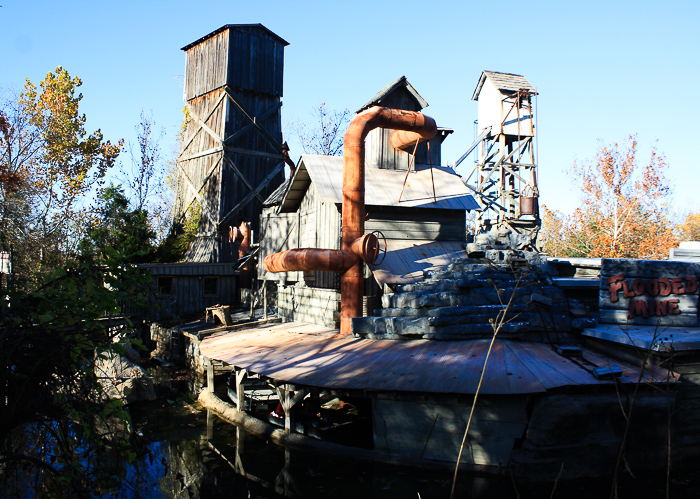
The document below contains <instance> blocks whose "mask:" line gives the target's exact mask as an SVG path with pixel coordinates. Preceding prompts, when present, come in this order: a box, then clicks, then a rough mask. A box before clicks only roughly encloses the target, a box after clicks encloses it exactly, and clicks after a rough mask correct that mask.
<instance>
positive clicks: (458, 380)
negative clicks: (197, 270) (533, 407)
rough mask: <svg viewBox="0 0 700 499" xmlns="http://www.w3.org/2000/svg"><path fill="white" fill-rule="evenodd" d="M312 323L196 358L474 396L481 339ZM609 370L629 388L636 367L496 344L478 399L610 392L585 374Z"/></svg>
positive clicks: (292, 377) (217, 343)
mask: <svg viewBox="0 0 700 499" xmlns="http://www.w3.org/2000/svg"><path fill="white" fill-rule="evenodd" d="M337 333H338V331H337V330H333V329H329V328H326V327H323V326H317V325H313V324H300V323H286V324H279V325H274V326H269V325H268V326H261V327H258V328H255V329H249V330H245V331H238V332H231V333H226V334H222V335H218V336H212V337H209V338H206V339H204V340H203V341H202V343H201V345H200V351H201V353H202V354H203V355H204V356H206V357H208V358H210V359H214V360H220V361H223V362H225V363H227V364H230V365H233V366H236V367H240V368H245V369H248V370H249V371H252V372H255V373H258V374H262V375H265V376H267V377H270V378H273V379H277V380H283V381H286V382H290V383H295V384H301V385H307V386H316V387H326V388H336V389H349V390H374V391H399V392H422V393H452V394H474V393H475V392H476V389H477V385H478V383H479V377H480V374H481V368H482V366H483V363H484V358H485V356H486V352H487V350H488V346H489V340H473V341H439V342H438V341H428V340H415V341H392V340H364V339H357V338H354V337H352V336H340V335H338V334H337ZM609 365H616V366H618V367H620V369H621V370H622V376H621V377H619V378H618V382H620V383H636V382H637V379H638V377H639V368H636V367H633V366H630V365H624V364H621V363H620V362H618V361H614V360H610V359H608V358H606V357H604V356H602V355H600V354H597V353H595V352H592V351H589V350H586V349H584V350H583V355H582V356H581V357H577V358H571V357H563V356H561V355H559V354H557V353H556V352H555V351H554V349H553V348H552V346H551V345H548V344H544V343H532V342H519V341H506V340H503V341H502V340H497V341H496V342H495V344H494V348H493V350H492V352H491V356H490V359H489V364H488V367H487V373H486V376H485V377H484V382H483V385H482V387H481V391H480V393H482V394H493V395H506V394H524V393H538V392H544V391H547V390H550V389H553V388H558V387H563V386H592V385H610V384H613V383H614V382H613V381H611V380H599V379H597V378H595V377H594V376H593V374H592V372H593V369H594V368H596V367H605V366H609ZM667 380H671V382H675V381H676V380H677V375H676V374H675V373H672V372H669V371H667V370H665V369H661V368H658V367H656V368H652V369H648V370H647V372H646V374H645V377H644V382H645V383H649V382H652V383H653V382H660V383H663V382H666V381H667Z"/></svg>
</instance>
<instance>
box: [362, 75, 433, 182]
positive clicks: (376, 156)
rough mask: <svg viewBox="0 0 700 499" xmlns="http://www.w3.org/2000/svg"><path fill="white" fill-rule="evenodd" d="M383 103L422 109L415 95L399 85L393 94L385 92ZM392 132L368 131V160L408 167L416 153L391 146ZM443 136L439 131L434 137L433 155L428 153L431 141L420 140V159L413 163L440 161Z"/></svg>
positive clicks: (380, 165)
mask: <svg viewBox="0 0 700 499" xmlns="http://www.w3.org/2000/svg"><path fill="white" fill-rule="evenodd" d="M381 105H382V106H383V107H389V108H392V109H403V110H406V111H415V112H418V111H420V110H421V108H420V105H418V103H417V102H416V99H415V97H413V96H412V95H411V93H410V92H409V91H408V90H406V88H403V87H399V88H397V89H396V90H395V91H394V92H392V93H391V94H388V95H387V96H385V97H384V98H383V100H382V102H381ZM392 133H393V130H387V129H383V128H376V129H374V130H372V131H371V132H369V133H368V134H367V138H366V139H365V161H366V162H367V163H368V164H371V165H374V166H376V167H378V168H386V169H389V170H407V169H408V167H409V164H410V163H411V158H412V156H413V155H412V154H410V153H408V152H404V151H398V150H396V149H394V148H393V147H391V143H390V138H391V134H392ZM442 140H443V138H442V137H441V136H440V135H439V134H438V135H437V136H435V137H433V138H432V139H431V140H430V158H429V157H428V145H427V142H421V143H420V144H418V148H417V149H416V159H415V160H414V162H413V164H414V165H415V164H419V165H428V164H432V165H436V166H437V165H440V161H441V157H440V144H441V142H442ZM412 152H413V150H411V153H412Z"/></svg>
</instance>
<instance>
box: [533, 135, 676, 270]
mask: <svg viewBox="0 0 700 499" xmlns="http://www.w3.org/2000/svg"><path fill="white" fill-rule="evenodd" d="M666 169H667V163H666V159H665V157H664V156H663V155H662V154H659V153H658V152H657V151H656V149H655V148H654V149H652V151H651V157H650V158H649V161H648V162H646V163H644V164H640V162H639V161H638V160H637V140H636V137H635V136H633V135H630V137H629V139H628V141H627V143H626V144H625V145H622V146H620V145H618V144H617V143H614V144H612V145H610V146H601V147H600V148H599V149H598V152H597V154H596V159H595V161H593V162H582V163H579V162H575V163H574V165H573V167H572V169H571V177H572V180H573V182H574V184H575V185H576V186H577V187H578V188H579V189H580V190H581V203H582V204H581V206H580V207H578V208H577V209H576V211H574V213H572V214H571V215H568V216H566V215H563V214H562V213H560V212H557V211H551V210H549V209H547V207H543V210H542V211H543V213H544V217H543V229H542V232H541V233H540V234H541V239H540V240H541V241H542V249H543V250H544V251H545V252H547V253H549V254H552V255H555V256H570V257H605V258H643V259H662V258H667V257H668V254H669V249H670V248H672V247H675V246H677V245H678V240H677V238H676V236H675V235H674V230H673V225H672V224H671V223H670V222H669V218H670V215H671V213H670V209H669V207H668V205H667V201H668V198H669V196H670V193H671V189H670V187H669V185H668V181H667V179H666V175H665V173H666Z"/></svg>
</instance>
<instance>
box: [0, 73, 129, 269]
mask: <svg viewBox="0 0 700 499" xmlns="http://www.w3.org/2000/svg"><path fill="white" fill-rule="evenodd" d="M81 85H82V81H81V80H80V78H77V77H71V76H70V74H69V73H68V71H66V70H65V69H63V68H62V67H60V66H59V67H58V68H56V70H55V71H54V72H49V73H48V74H47V75H46V78H45V79H44V80H43V81H42V82H41V83H40V85H39V87H37V86H36V85H34V84H33V83H32V82H30V81H29V80H27V82H26V85H25V87H24V92H22V93H21V94H20V95H19V96H11V97H9V98H8V97H6V96H5V95H3V96H2V99H1V100H0V246H2V247H9V246H12V247H14V250H15V258H14V263H15V272H20V273H25V274H28V273H31V272H32V271H33V270H36V268H37V267H42V268H46V269H47V270H50V269H51V267H52V266H54V265H59V264H61V263H62V261H63V260H64V259H65V258H66V257H67V256H68V255H69V254H70V253H71V252H73V251H74V250H75V246H76V244H77V242H78V241H79V238H80V236H81V235H82V232H83V231H84V228H85V226H86V221H87V218H88V216H89V213H90V211H91V210H92V206H90V199H91V197H92V194H93V193H94V192H95V190H96V189H100V188H101V185H102V183H103V179H104V176H105V174H106V173H107V171H108V169H109V168H111V167H112V166H113V165H114V163H115V161H116V159H117V156H118V155H119V153H120V151H121V147H122V141H121V140H120V141H118V142H117V143H116V144H112V143H111V142H110V141H109V140H105V139H104V137H103V135H102V132H101V131H100V130H96V131H94V132H92V133H89V132H88V131H87V130H86V129H85V124H86V117H85V115H84V114H81V113H80V108H79V105H80V101H81V100H82V98H83V96H82V94H81V93H79V92H78V88H79V87H80V86H81Z"/></svg>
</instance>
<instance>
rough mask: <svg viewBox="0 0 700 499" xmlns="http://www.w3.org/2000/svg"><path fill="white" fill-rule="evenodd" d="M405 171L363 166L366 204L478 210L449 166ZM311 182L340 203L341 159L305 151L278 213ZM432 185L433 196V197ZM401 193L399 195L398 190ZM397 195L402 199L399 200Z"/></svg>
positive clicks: (321, 193)
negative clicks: (407, 172)
mask: <svg viewBox="0 0 700 499" xmlns="http://www.w3.org/2000/svg"><path fill="white" fill-rule="evenodd" d="M404 179H406V171H405V170H387V169H384V168H378V167H376V166H373V165H366V166H365V204H367V205H370V206H395V207H400V208H438V209H443V210H478V209H479V204H478V203H477V202H476V201H475V200H474V198H473V197H472V196H471V195H470V194H469V190H468V189H467V187H466V186H465V185H464V182H462V179H461V178H460V177H459V176H458V175H457V174H456V173H455V172H454V170H452V169H451V168H449V167H446V166H433V167H432V172H431V168H430V167H429V166H428V165H416V167H415V169H412V170H411V172H410V173H409V174H408V179H407V180H406V185H405V187H403V185H404ZM312 181H313V183H314V185H315V187H316V190H317V192H318V194H319V196H320V197H321V200H322V201H324V202H330V203H338V204H340V203H342V202H343V158H342V157H340V156H317V155H313V154H305V155H303V156H302V157H301V159H300V160H299V164H298V166H297V170H296V172H295V174H294V177H293V178H292V182H291V185H290V187H289V189H288V190H287V193H286V195H285V197H284V201H283V202H282V207H281V210H280V211H281V212H283V213H285V212H287V213H291V212H293V211H296V209H297V208H298V207H299V205H300V204H301V200H302V199H303V198H304V194H306V191H307V189H308V188H309V186H310V185H311V182H312ZM433 186H435V199H433ZM402 188H403V189H404V190H403V194H401V189H402ZM399 195H401V201H400V202H399Z"/></svg>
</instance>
